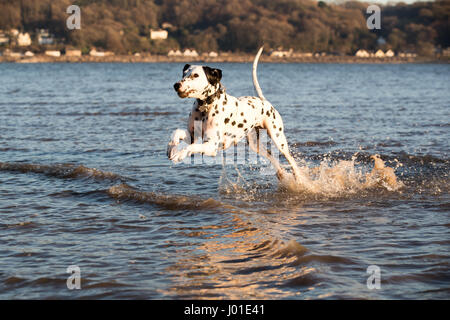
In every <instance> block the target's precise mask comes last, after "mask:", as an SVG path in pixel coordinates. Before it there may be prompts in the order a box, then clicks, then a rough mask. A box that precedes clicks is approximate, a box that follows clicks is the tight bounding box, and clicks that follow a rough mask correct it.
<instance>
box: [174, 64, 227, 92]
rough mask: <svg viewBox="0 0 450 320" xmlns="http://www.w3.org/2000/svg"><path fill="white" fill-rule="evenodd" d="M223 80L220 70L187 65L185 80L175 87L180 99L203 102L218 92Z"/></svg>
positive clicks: (185, 67) (184, 70)
mask: <svg viewBox="0 0 450 320" xmlns="http://www.w3.org/2000/svg"><path fill="white" fill-rule="evenodd" d="M221 79H222V70H220V69H213V68H210V67H204V66H191V65H190V64H186V65H185V66H184V68H183V78H182V79H181V81H179V82H177V83H175V84H174V86H173V87H174V88H175V91H176V92H177V93H178V96H179V97H180V98H196V99H201V100H203V99H206V97H208V96H210V95H212V94H214V93H215V92H216V91H217V89H218V88H219V83H220V80H221Z"/></svg>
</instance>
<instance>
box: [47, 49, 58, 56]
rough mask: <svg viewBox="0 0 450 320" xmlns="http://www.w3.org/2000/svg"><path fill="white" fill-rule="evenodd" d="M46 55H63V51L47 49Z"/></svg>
mask: <svg viewBox="0 0 450 320" xmlns="http://www.w3.org/2000/svg"><path fill="white" fill-rule="evenodd" d="M45 55H46V56H50V57H61V52H60V51H58V50H47V51H45Z"/></svg>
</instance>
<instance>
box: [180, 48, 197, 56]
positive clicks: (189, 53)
mask: <svg viewBox="0 0 450 320" xmlns="http://www.w3.org/2000/svg"><path fill="white" fill-rule="evenodd" d="M183 56H185V57H198V52H197V51H196V50H195V49H194V50H189V49H186V50H184V52H183Z"/></svg>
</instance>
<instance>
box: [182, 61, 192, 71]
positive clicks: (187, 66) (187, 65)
mask: <svg viewBox="0 0 450 320" xmlns="http://www.w3.org/2000/svg"><path fill="white" fill-rule="evenodd" d="M190 66H191V65H190V64H188V63H187V64H185V65H184V68H183V72H185V71H186V70H187V69H188V68H189V67H190Z"/></svg>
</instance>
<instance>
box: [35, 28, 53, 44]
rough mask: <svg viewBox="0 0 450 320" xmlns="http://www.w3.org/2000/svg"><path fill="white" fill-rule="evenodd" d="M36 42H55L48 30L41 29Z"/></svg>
mask: <svg viewBox="0 0 450 320" xmlns="http://www.w3.org/2000/svg"><path fill="white" fill-rule="evenodd" d="M38 43H39V44H40V45H46V44H53V43H55V37H54V36H53V35H52V34H50V32H49V31H48V30H46V29H41V30H39V34H38Z"/></svg>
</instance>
